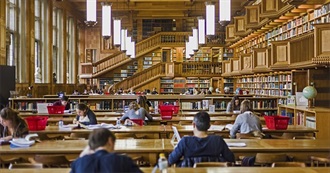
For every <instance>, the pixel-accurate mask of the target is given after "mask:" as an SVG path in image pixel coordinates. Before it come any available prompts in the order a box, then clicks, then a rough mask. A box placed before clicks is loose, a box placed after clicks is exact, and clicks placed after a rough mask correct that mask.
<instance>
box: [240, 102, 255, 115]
mask: <svg viewBox="0 0 330 173" xmlns="http://www.w3.org/2000/svg"><path fill="white" fill-rule="evenodd" d="M240 111H241V113H244V112H246V111H253V107H252V104H251V102H250V100H244V101H242V103H241V109H240Z"/></svg>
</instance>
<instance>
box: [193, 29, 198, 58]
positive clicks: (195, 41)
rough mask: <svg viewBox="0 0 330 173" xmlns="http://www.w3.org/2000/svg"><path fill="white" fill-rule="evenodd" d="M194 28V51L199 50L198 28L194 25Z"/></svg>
mask: <svg viewBox="0 0 330 173" xmlns="http://www.w3.org/2000/svg"><path fill="white" fill-rule="evenodd" d="M192 30H193V38H192V50H193V51H194V52H197V51H198V30H197V28H196V27H193V28H192Z"/></svg>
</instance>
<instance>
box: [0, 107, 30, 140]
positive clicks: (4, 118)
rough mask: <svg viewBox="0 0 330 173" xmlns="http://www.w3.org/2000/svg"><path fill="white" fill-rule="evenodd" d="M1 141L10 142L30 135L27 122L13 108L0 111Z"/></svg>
mask: <svg viewBox="0 0 330 173" xmlns="http://www.w3.org/2000/svg"><path fill="white" fill-rule="evenodd" d="M0 123H1V124H0V140H4V141H10V140H11V139H12V138H22V137H25V136H26V135H27V134H28V133H29V129H28V126H27V124H26V122H25V121H24V120H23V119H22V118H21V117H19V116H18V112H16V111H14V110H13V109H11V108H3V109H2V110H1V111H0Z"/></svg>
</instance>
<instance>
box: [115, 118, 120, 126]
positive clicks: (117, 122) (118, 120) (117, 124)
mask: <svg viewBox="0 0 330 173" xmlns="http://www.w3.org/2000/svg"><path fill="white" fill-rule="evenodd" d="M116 126H117V127H120V126H121V122H120V118H117V121H116Z"/></svg>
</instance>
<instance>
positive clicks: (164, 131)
mask: <svg viewBox="0 0 330 173" xmlns="http://www.w3.org/2000/svg"><path fill="white" fill-rule="evenodd" d="M224 127H225V126H224V125H211V127H210V129H209V130H208V132H210V133H213V134H216V135H221V136H223V137H224V138H228V136H229V130H227V129H225V128H224ZM177 129H178V131H179V133H180V135H181V136H184V135H193V127H192V125H183V126H177ZM110 130H111V131H112V132H114V133H134V134H139V135H146V137H147V138H150V139H159V138H170V137H171V135H172V134H173V130H172V126H171V125H166V126H164V125H146V126H121V128H120V129H110ZM91 131H92V130H88V129H67V128H66V129H65V128H64V129H63V128H61V129H60V128H59V127H58V126H47V127H46V129H45V130H41V131H30V133H37V134H39V135H41V136H42V135H59V136H65V135H69V134H70V133H90V132H91ZM316 132H317V130H316V129H313V128H309V127H305V126H296V125H289V126H288V129H287V130H272V129H267V128H264V129H263V133H265V134H267V135H274V134H276V135H278V136H280V135H281V134H282V133H291V134H294V135H293V136H295V135H296V136H298V135H300V136H301V135H305V136H314V134H315V133H316Z"/></svg>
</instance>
